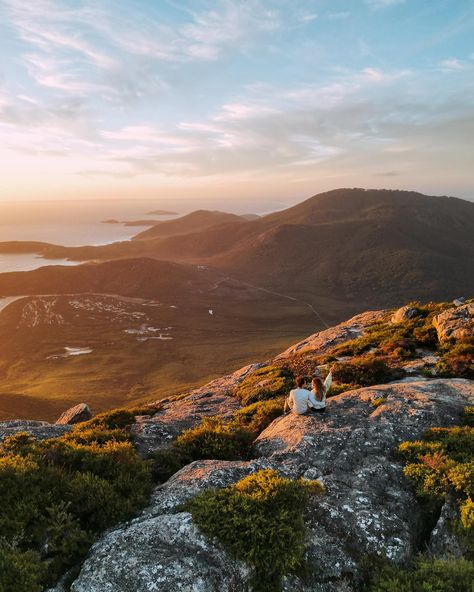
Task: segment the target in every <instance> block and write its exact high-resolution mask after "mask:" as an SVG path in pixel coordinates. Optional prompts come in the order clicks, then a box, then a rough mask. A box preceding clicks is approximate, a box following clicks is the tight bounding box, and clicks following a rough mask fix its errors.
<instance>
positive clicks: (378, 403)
mask: <svg viewBox="0 0 474 592" xmlns="http://www.w3.org/2000/svg"><path fill="white" fill-rule="evenodd" d="M386 402H387V397H375V399H372V400H371V403H372V405H373V406H374V407H375V408H376V409H377V407H380V406H381V405H384V404H385V403H386Z"/></svg>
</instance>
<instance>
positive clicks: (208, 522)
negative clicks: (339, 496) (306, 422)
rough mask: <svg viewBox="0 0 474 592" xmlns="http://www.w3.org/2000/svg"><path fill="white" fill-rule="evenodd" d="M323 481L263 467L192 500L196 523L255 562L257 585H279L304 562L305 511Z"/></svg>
mask: <svg viewBox="0 0 474 592" xmlns="http://www.w3.org/2000/svg"><path fill="white" fill-rule="evenodd" d="M321 491H322V486H321V485H320V484H319V483H318V482H314V481H313V482H307V481H303V480H298V481H293V480H290V479H284V478H283V477H280V476H279V475H278V473H277V472H276V471H272V470H263V471H259V472H257V473H254V474H253V475H250V476H248V477H245V478H244V479H242V480H241V481H239V482H238V483H236V484H235V485H232V486H230V487H226V488H225V489H218V490H214V489H211V490H206V491H204V492H202V493H201V494H199V495H198V496H197V497H195V498H194V499H192V500H191V501H190V502H188V503H187V504H186V506H185V508H186V510H188V511H189V512H191V514H192V516H193V520H194V522H195V523H196V524H197V525H198V526H199V528H200V529H201V530H202V532H204V534H206V535H207V536H209V537H210V538H212V539H215V540H216V541H217V542H219V543H220V544H221V545H222V546H223V547H224V548H225V549H226V550H227V551H228V552H229V553H230V554H231V555H233V556H234V557H236V558H238V559H240V560H242V561H245V562H247V563H249V564H250V565H252V566H253V568H254V570H255V574H254V577H253V581H252V589H253V590H254V591H255V592H257V591H259V592H272V591H277V590H280V586H281V578H282V577H283V576H284V575H285V574H287V573H289V572H292V571H296V570H298V569H299V568H301V566H302V562H303V552H304V542H305V526H304V520H303V514H304V510H305V507H306V504H307V502H308V499H309V496H310V494H311V493H316V492H318V493H319V492H321Z"/></svg>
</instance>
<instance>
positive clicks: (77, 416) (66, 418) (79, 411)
mask: <svg viewBox="0 0 474 592" xmlns="http://www.w3.org/2000/svg"><path fill="white" fill-rule="evenodd" d="M89 419H92V413H91V410H90V407H89V405H86V403H79V404H78V405H75V406H74V407H70V408H69V409H67V410H66V411H65V412H64V413H62V414H61V416H60V417H59V419H58V420H57V421H56V425H73V424H75V423H80V422H81V421H87V420H89Z"/></svg>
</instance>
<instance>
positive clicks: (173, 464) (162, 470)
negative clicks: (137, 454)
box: [148, 447, 186, 483]
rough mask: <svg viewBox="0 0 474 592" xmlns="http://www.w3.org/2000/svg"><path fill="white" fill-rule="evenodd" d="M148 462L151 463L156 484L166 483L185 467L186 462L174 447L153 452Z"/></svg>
mask: <svg viewBox="0 0 474 592" xmlns="http://www.w3.org/2000/svg"><path fill="white" fill-rule="evenodd" d="M148 460H149V462H150V468H151V476H152V479H153V481H155V483H164V482H165V481H168V479H169V478H170V477H171V476H172V475H174V474H175V473H177V472H178V471H179V470H180V469H182V468H183V467H184V465H185V464H186V462H185V461H184V460H183V458H181V455H180V453H179V451H178V450H176V449H175V448H174V447H170V448H166V449H164V450H156V451H155V452H152V453H151V454H150V455H149V457H148Z"/></svg>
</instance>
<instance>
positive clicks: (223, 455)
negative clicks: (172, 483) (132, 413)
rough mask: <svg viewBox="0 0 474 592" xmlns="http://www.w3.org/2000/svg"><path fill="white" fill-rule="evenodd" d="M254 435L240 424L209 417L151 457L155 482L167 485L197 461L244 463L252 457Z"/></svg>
mask: <svg viewBox="0 0 474 592" xmlns="http://www.w3.org/2000/svg"><path fill="white" fill-rule="evenodd" d="M254 439H255V433H254V432H253V431H251V430H250V429H248V428H247V427H245V426H244V425H242V424H241V423H240V422H239V421H227V422H226V421H224V420H222V419H220V418H218V417H206V418H204V419H203V420H202V422H201V423H200V424H199V425H198V426H196V427H195V428H191V429H189V430H185V431H184V432H183V433H182V434H181V435H180V436H178V438H177V439H176V441H175V442H174V443H173V444H172V445H171V446H170V447H169V448H167V449H165V450H158V451H156V452H154V453H152V454H151V455H150V457H149V458H150V460H151V462H152V472H153V475H154V477H155V479H156V480H158V481H160V482H164V481H166V480H168V479H169V478H170V477H171V475H173V474H174V473H176V472H177V471H179V469H181V468H182V467H184V466H185V465H187V464H189V463H191V462H193V461H195V460H242V459H246V458H248V457H249V454H250V447H251V445H252V443H253V441H254Z"/></svg>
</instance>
